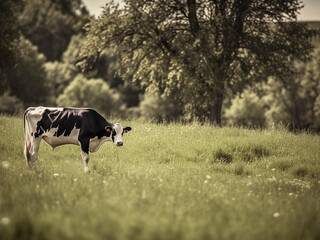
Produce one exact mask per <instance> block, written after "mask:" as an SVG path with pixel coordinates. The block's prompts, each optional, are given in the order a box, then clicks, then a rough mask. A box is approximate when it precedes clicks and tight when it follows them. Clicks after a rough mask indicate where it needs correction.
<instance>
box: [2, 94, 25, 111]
mask: <svg viewBox="0 0 320 240" xmlns="http://www.w3.org/2000/svg"><path fill="white" fill-rule="evenodd" d="M22 111H23V104H22V102H21V101H20V100H19V99H18V98H17V97H16V96H12V95H10V93H9V92H8V91H7V92H4V93H3V94H2V95H1V96H0V113H5V114H10V115H13V114H18V113H21V112H22Z"/></svg>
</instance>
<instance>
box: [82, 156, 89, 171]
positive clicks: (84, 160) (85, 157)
mask: <svg viewBox="0 0 320 240" xmlns="http://www.w3.org/2000/svg"><path fill="white" fill-rule="evenodd" d="M81 157H82V160H83V164H84V173H88V172H90V169H89V167H88V163H89V154H88V153H86V152H83V151H81Z"/></svg>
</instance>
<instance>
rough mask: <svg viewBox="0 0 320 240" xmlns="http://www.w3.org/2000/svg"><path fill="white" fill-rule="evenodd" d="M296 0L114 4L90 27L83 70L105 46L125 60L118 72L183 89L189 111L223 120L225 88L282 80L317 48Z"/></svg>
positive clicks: (203, 117)
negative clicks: (294, 64) (299, 20)
mask: <svg viewBox="0 0 320 240" xmlns="http://www.w3.org/2000/svg"><path fill="white" fill-rule="evenodd" d="M301 8H302V4H301V2H300V1H299V0H286V1H278V0H268V1H260V0H253V1H249V0H232V1H225V0H215V1H209V0H181V1H179V0H155V1H151V0H126V1H125V6H124V8H121V9H120V8H119V7H118V6H117V5H115V4H113V3H110V4H107V6H106V7H105V9H104V12H103V14H102V15H101V16H100V17H99V18H98V19H93V20H92V21H91V22H90V23H89V24H88V25H86V31H87V38H88V40H87V42H86V44H85V46H84V47H83V50H82V54H81V56H82V61H81V62H80V63H79V65H80V66H81V67H82V68H83V69H88V68H90V66H91V64H92V62H94V61H96V59H97V58H98V57H99V54H100V53H101V52H102V51H103V49H105V48H106V47H110V46H113V47H115V48H116V49H117V55H118V57H119V60H120V62H121V64H120V66H121V69H120V71H119V73H120V76H121V77H123V78H124V79H130V80H132V81H135V82H138V83H140V84H141V85H142V86H149V85H151V84H155V85H157V86H158V88H159V89H160V91H161V92H167V93H170V92H171V91H172V90H174V91H175V90H177V89H178V90H179V92H180V95H179V98H180V100H181V101H183V103H184V105H185V112H186V113H189V114H190V113H191V115H192V116H193V117H194V118H197V119H198V120H200V121H206V120H208V121H210V122H211V123H214V122H215V123H217V124H220V123H221V110H222V101H223V98H224V95H225V91H226V89H227V88H230V89H231V90H232V91H234V92H239V91H242V89H243V88H244V87H245V86H246V85H247V84H248V83H252V82H253V81H258V80H259V79H261V78H262V77H265V75H278V76H280V77H283V75H284V74H285V73H287V72H288V71H291V70H292V64H291V61H292V60H293V59H301V60H305V59H306V57H307V56H308V54H309V53H310V51H311V49H312V46H311V44H310V42H309V36H310V31H308V30H307V27H306V25H304V24H299V23H297V22H296V17H297V14H298V12H299V10H300V9H301Z"/></svg>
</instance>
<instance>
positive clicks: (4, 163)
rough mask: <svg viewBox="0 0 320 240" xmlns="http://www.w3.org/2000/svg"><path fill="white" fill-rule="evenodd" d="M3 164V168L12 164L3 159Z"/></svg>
mask: <svg viewBox="0 0 320 240" xmlns="http://www.w3.org/2000/svg"><path fill="white" fill-rule="evenodd" d="M1 165H2V167H3V168H8V167H9V166H10V163H9V162H7V161H3V162H2V163H1Z"/></svg>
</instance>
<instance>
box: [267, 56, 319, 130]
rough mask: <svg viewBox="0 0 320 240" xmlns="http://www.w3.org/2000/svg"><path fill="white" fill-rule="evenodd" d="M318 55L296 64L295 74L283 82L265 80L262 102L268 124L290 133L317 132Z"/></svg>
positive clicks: (280, 80)
mask: <svg viewBox="0 0 320 240" xmlns="http://www.w3.org/2000/svg"><path fill="white" fill-rule="evenodd" d="M319 65H320V54H319V51H318V52H317V53H316V54H315V55H314V58H313V59H312V61H310V62H307V63H297V68H298V72H297V73H296V74H292V75H288V76H287V77H286V78H285V79H269V81H268V83H267V85H266V88H265V92H266V95H265V97H264V100H265V102H266V104H267V105H269V110H268V111H267V112H266V116H267V118H268V121H269V122H275V123H278V122H282V123H283V124H284V125H288V126H289V127H290V128H291V129H313V130H316V131H319V130H320V116H319V110H318V109H319V105H320V103H319V100H320V98H319V95H320V72H319Z"/></svg>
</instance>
